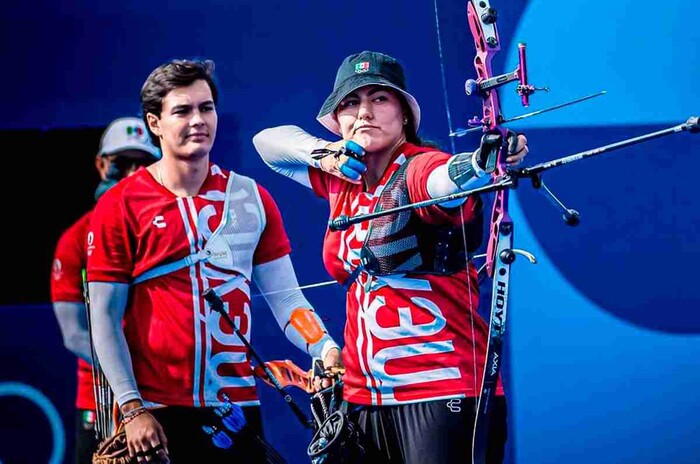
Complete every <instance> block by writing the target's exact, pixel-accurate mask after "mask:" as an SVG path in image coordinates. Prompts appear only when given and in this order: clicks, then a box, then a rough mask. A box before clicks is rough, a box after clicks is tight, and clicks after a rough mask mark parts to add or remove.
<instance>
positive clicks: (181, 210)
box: [88, 164, 291, 407]
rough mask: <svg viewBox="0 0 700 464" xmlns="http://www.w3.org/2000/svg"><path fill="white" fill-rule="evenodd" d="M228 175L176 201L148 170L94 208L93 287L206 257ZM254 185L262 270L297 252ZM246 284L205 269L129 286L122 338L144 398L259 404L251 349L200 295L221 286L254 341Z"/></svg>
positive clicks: (255, 257) (217, 174)
mask: <svg viewBox="0 0 700 464" xmlns="http://www.w3.org/2000/svg"><path fill="white" fill-rule="evenodd" d="M230 175H231V173H230V172H229V171H226V170H223V169H221V168H219V167H218V166H216V165H214V164H210V165H209V172H208V174H207V177H206V179H205V181H204V183H203V185H202V187H201V188H200V191H199V194H198V195H196V196H193V197H177V196H175V195H173V193H171V192H170V191H169V190H167V189H166V188H165V187H163V186H162V185H161V184H159V183H158V182H157V181H156V180H155V179H154V178H153V176H152V175H151V174H150V173H149V172H148V170H146V169H145V168H144V169H139V170H138V171H137V172H136V173H134V174H133V175H131V176H129V177H128V178H125V179H123V180H122V181H120V182H119V183H118V184H117V185H116V186H114V187H112V188H111V189H110V190H109V191H107V192H106V193H105V194H104V195H103V196H102V197H101V198H100V200H99V201H98V203H97V206H96V207H95V211H94V214H93V218H92V221H91V226H90V233H89V235H88V280H89V281H90V282H121V283H130V284H131V283H132V282H133V280H134V279H136V278H138V277H139V276H141V275H142V274H144V273H145V272H146V271H149V270H152V269H154V268H156V267H158V266H161V265H164V264H168V263H172V262H175V261H178V260H181V259H183V258H185V257H187V256H190V255H193V254H196V253H199V252H202V250H203V248H204V246H205V245H206V244H207V240H208V239H209V237H211V236H212V232H213V231H215V230H216V229H217V227H218V226H219V224H220V223H221V220H222V219H221V218H222V214H223V211H224V203H225V201H224V200H225V199H226V187H227V182H228V178H229V176H230ZM239 177H240V176H239ZM253 185H254V190H255V196H256V197H257V199H256V203H255V205H259V206H260V210H261V213H262V215H263V216H264V217H263V224H264V229H263V230H261V231H258V234H259V240H258V241H257V243H255V244H254V250H251V255H252V264H253V265H257V264H263V263H265V262H268V261H272V260H275V259H277V258H280V257H282V256H285V255H287V254H289V253H290V251H291V248H290V245H289V239H288V238H287V234H286V232H285V230H284V228H283V225H282V218H281V215H280V212H279V209H278V208H277V205H276V204H275V202H274V200H273V199H272V197H271V196H270V194H269V193H268V192H267V191H266V190H265V189H264V188H262V187H260V186H256V185H255V184H253ZM233 188H234V189H235V188H236V185H235V182H234V185H233ZM245 222H246V217H245V215H243V214H241V215H240V217H230V216H229V223H231V224H230V225H231V227H234V228H235V227H237V224H239V223H240V224H243V223H245ZM234 237H240V235H235V236H234ZM221 284H224V285H221ZM249 284H250V281H249V280H248V278H245V277H243V276H242V275H241V274H240V273H238V272H236V271H233V270H228V269H223V268H220V267H217V266H214V265H213V264H211V263H209V262H208V261H199V262H197V263H195V264H193V265H191V266H187V267H183V268H180V269H178V270H175V271H173V272H170V273H167V274H165V275H161V276H158V277H155V278H153V279H150V280H146V281H143V282H140V283H137V284H132V286H131V288H130V295H129V303H128V305H127V308H126V312H125V314H124V334H125V337H126V340H127V344H128V346H129V351H130V354H131V360H132V364H133V369H134V375H135V377H136V382H137V384H138V388H139V391H140V393H141V395H142V397H143V398H144V400H146V401H150V402H153V403H158V404H164V405H170V406H175V405H181V406H195V407H199V406H214V405H218V404H221V400H220V394H221V393H226V394H227V395H228V396H229V398H230V399H231V400H232V401H235V402H237V403H239V404H241V405H257V404H259V401H258V398H257V393H256V390H255V380H254V378H253V374H252V368H251V365H250V362H249V355H248V353H247V350H246V348H245V346H244V345H243V343H242V342H241V341H240V340H239V339H238V337H237V336H236V335H235V334H234V333H233V330H232V329H231V328H230V327H229V326H228V325H227V324H226V321H225V320H221V316H220V315H219V313H217V312H216V311H212V310H211V309H210V308H209V305H208V304H207V303H206V302H205V300H204V298H203V297H202V293H203V292H204V291H205V290H206V289H208V288H214V287H218V288H219V289H218V290H217V293H218V294H219V296H220V297H221V298H222V300H223V301H224V304H225V307H226V308H227V309H228V312H229V315H230V316H231V318H232V319H233V320H234V321H235V322H236V324H237V326H238V327H239V328H240V330H241V332H242V333H243V334H245V336H246V338H250V330H251V311H250V288H249Z"/></svg>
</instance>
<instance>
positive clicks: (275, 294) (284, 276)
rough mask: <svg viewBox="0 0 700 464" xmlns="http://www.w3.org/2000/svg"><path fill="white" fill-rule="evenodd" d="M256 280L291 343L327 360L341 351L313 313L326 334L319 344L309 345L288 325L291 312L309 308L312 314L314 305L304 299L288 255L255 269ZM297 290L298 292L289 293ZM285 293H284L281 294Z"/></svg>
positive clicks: (254, 277)
mask: <svg viewBox="0 0 700 464" xmlns="http://www.w3.org/2000/svg"><path fill="white" fill-rule="evenodd" d="M253 280H254V281H255V283H256V285H257V286H258V288H259V289H260V292H261V293H263V294H266V293H268V295H265V301H267V304H268V305H269V306H270V309H272V313H273V314H274V315H275V319H276V320H277V324H279V326H280V328H281V329H282V330H283V331H284V334H285V335H286V336H287V339H289V341H290V342H292V343H293V344H294V345H295V346H297V347H298V348H299V349H301V350H302V351H304V352H305V353H308V354H309V355H311V356H312V357H318V358H321V359H324V358H325V356H326V353H328V351H329V350H330V349H332V348H338V349H339V347H338V345H337V344H336V343H335V341H333V338H332V337H331V336H330V335H329V334H328V330H326V327H325V326H324V325H323V322H322V321H321V318H320V317H318V315H317V314H316V313H315V312H314V313H313V316H314V317H315V319H316V322H318V325H319V326H320V327H321V329H322V330H323V331H324V332H325V334H324V335H323V337H322V338H321V339H320V340H318V341H317V342H316V343H313V344H311V345H310V344H309V343H307V341H306V339H304V337H303V336H302V335H301V334H300V333H299V332H298V331H297V329H295V328H294V327H293V326H292V325H291V324H290V323H289V322H290V316H291V314H292V311H294V310H295V309H297V308H309V309H311V310H312V311H313V307H312V306H311V303H309V301H308V300H307V299H306V298H305V297H304V295H303V294H302V293H301V290H299V289H296V288H297V287H299V283H298V282H297V277H296V274H295V273H294V268H293V266H292V261H291V259H289V255H285V256H282V257H281V258H278V259H275V260H273V261H270V262H267V263H265V264H260V265H258V266H255V267H254V268H253ZM290 289H296V290H290ZM281 290H284V291H281Z"/></svg>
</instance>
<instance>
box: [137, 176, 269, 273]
mask: <svg viewBox="0 0 700 464" xmlns="http://www.w3.org/2000/svg"><path fill="white" fill-rule="evenodd" d="M265 224H266V219H265V210H264V208H263V205H262V200H261V199H260V195H259V192H258V187H257V185H256V184H255V181H254V180H253V179H250V178H249V177H246V176H241V175H239V174H236V173H234V172H233V171H231V172H230V173H229V179H228V183H227V184H226V197H225V199H224V207H223V215H222V218H221V222H220V223H219V225H218V226H217V227H216V229H215V230H214V232H213V233H212V234H211V237H209V239H208V240H207V242H206V244H205V245H204V247H203V249H202V250H200V251H199V252H197V253H193V254H191V255H189V256H186V257H184V258H182V259H179V260H177V261H174V262H171V263H167V264H163V265H160V266H156V267H154V268H152V269H149V270H148V271H146V272H144V273H143V274H141V275H140V276H138V277H137V278H136V279H134V281H133V283H135V284H136V283H140V282H144V281H146V280H150V279H153V278H155V277H160V276H162V275H165V274H169V273H171V272H175V271H177V270H179V269H182V268H184V267H188V266H193V265H195V264H196V263H198V262H200V261H206V262H208V263H210V264H212V265H214V266H216V267H218V268H220V269H225V270H228V271H235V272H237V273H239V274H241V275H243V276H244V277H245V278H247V279H248V280H250V279H251V277H252V274H253V254H254V253H255V248H256V247H257V246H258V241H259V240H260V236H261V235H262V232H263V230H264V229H265Z"/></svg>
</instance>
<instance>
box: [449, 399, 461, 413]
mask: <svg viewBox="0 0 700 464" xmlns="http://www.w3.org/2000/svg"><path fill="white" fill-rule="evenodd" d="M445 405H446V406H447V409H449V410H450V412H460V411H461V410H462V400H461V399H459V398H453V399H451V400H450V401H448V402H447V403H445Z"/></svg>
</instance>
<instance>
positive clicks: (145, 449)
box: [124, 411, 170, 464]
mask: <svg viewBox="0 0 700 464" xmlns="http://www.w3.org/2000/svg"><path fill="white" fill-rule="evenodd" d="M126 415H127V417H128V411H127V412H126ZM124 432H125V433H126V444H127V447H128V449H129V456H131V458H132V459H134V458H136V460H137V461H138V462H139V463H162V464H169V463H170V458H169V457H168V439H167V438H166V437H165V433H164V432H163V427H162V426H161V425H160V423H158V421H157V420H156V418H155V417H153V415H152V414H151V413H150V412H148V411H146V412H143V413H141V414H139V415H138V416H137V417H134V418H133V419H131V420H129V421H128V422H127V423H126V424H125V425H124Z"/></svg>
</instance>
